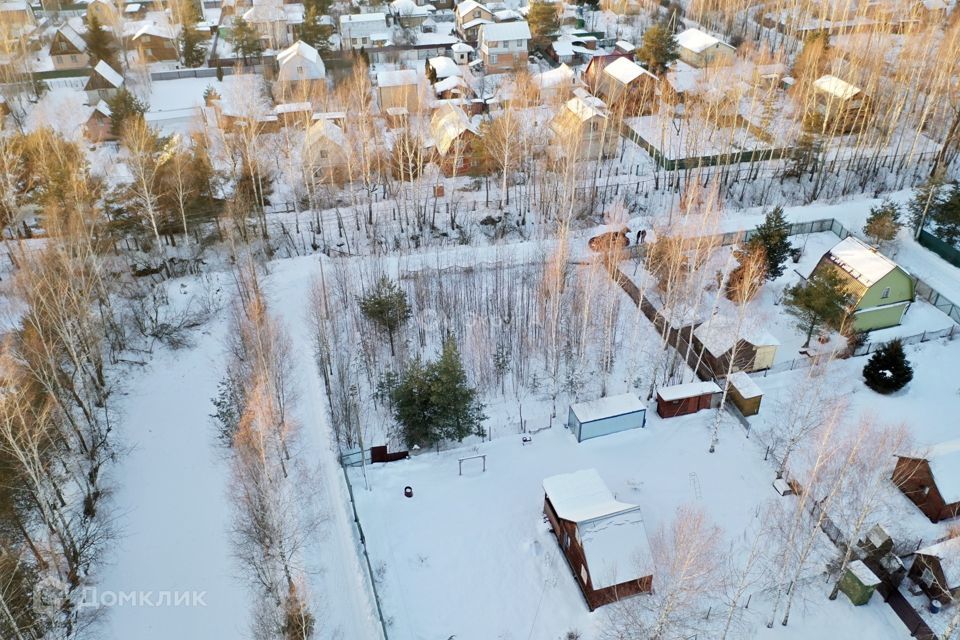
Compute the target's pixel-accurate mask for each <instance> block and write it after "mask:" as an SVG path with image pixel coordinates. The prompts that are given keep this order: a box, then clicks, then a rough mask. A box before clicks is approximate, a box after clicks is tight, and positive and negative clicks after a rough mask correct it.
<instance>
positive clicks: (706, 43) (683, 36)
mask: <svg viewBox="0 0 960 640" xmlns="http://www.w3.org/2000/svg"><path fill="white" fill-rule="evenodd" d="M677 44H678V45H679V46H681V47H683V48H684V49H688V50H690V51H693V52H694V53H700V52H701V51H705V50H707V49H709V48H710V47H712V46H715V45H718V44H725V43H723V42H721V41H720V40H718V39H717V38H714V37H713V36H712V35H710V34H709V33H705V32H703V31H700V29H687V30H686V31H683V32H681V33H678V34H677ZM727 46H728V47H729V46H730V45H727ZM731 48H732V47H731Z"/></svg>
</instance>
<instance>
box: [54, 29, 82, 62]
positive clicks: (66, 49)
mask: <svg viewBox="0 0 960 640" xmlns="http://www.w3.org/2000/svg"><path fill="white" fill-rule="evenodd" d="M50 59H51V60H53V68H54V69H56V70H57V71H61V70H64V69H82V68H84V67H86V66H88V65H89V64H90V56H89V55H88V54H87V43H86V41H85V40H84V39H83V38H82V37H81V36H80V34H79V33H77V32H76V31H74V30H73V29H72V28H71V27H70V25H64V26H62V27H60V28H59V29H57V32H56V33H55V34H53V39H52V40H51V41H50Z"/></svg>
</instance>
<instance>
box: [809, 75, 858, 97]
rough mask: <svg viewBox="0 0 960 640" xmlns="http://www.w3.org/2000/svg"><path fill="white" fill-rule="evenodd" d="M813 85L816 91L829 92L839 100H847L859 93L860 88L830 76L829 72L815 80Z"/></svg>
mask: <svg viewBox="0 0 960 640" xmlns="http://www.w3.org/2000/svg"><path fill="white" fill-rule="evenodd" d="M813 86H814V87H815V88H816V89H817V90H818V91H822V92H824V93H827V94H830V95H831V96H833V97H834V98H837V99H839V100H849V99H850V98H852V97H853V96H855V95H857V94H858V93H860V89H859V88H858V87H855V86H853V85H852V84H850V83H849V82H846V81H844V80H841V79H840V78H838V77H837V76H831V75H829V74H827V75H825V76H822V77H820V78H818V79H817V80H815V81H814V83H813Z"/></svg>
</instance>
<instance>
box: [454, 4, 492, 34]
mask: <svg viewBox="0 0 960 640" xmlns="http://www.w3.org/2000/svg"><path fill="white" fill-rule="evenodd" d="M493 22H496V17H495V16H494V15H493V12H492V11H490V9H488V8H487V7H486V6H484V5H482V4H480V3H479V2H477V1H476V0H464V1H463V2H461V3H460V4H458V5H457V8H456V9H454V24H455V27H454V28H455V29H456V32H457V35H459V36H460V37H461V38H462V39H463V40H464V41H465V42H473V43H476V42H477V39H478V36H479V31H480V27H481V26H483V25H485V24H492V23H493Z"/></svg>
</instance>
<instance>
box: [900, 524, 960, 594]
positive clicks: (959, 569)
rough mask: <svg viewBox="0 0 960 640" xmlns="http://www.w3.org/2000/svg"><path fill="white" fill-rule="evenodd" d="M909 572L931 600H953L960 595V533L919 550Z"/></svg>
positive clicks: (914, 556)
mask: <svg viewBox="0 0 960 640" xmlns="http://www.w3.org/2000/svg"><path fill="white" fill-rule="evenodd" d="M907 575H908V576H909V577H910V578H911V579H912V580H913V581H914V582H916V583H917V584H918V585H919V586H920V588H921V589H922V590H923V592H924V593H925V594H927V596H928V597H929V598H930V599H931V600H939V601H940V602H941V603H943V604H947V603H949V602H952V601H954V600H955V599H956V598H957V596H960V536H957V537H953V538H948V539H947V540H944V541H943V542H938V543H937V544H934V545H930V546H929V547H924V548H922V549H917V551H916V553H914V555H913V566H911V567H910V572H909V573H908V574H907Z"/></svg>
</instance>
